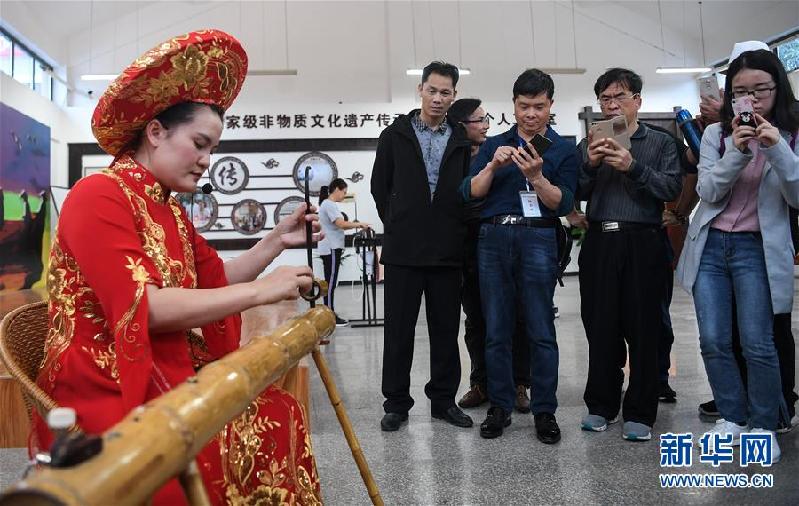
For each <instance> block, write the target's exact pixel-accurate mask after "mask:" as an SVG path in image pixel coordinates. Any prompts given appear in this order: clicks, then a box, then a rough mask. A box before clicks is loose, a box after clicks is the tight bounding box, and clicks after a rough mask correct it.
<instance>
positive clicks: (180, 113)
mask: <svg viewBox="0 0 799 506" xmlns="http://www.w3.org/2000/svg"><path fill="white" fill-rule="evenodd" d="M203 107H208V108H210V109H211V110H212V111H214V112H215V113H216V114H217V115H218V116H219V120H220V121H223V120H224V118H225V110H224V109H222V108H221V107H219V106H218V105H216V104H204V103H202V102H180V103H179V104H175V105H173V106H172V107H169V108H167V109H165V110H163V111H161V112H160V113H159V114H158V115H157V116H156V117H155V118H153V119H157V120H158V122H159V123H161V124H162V125H163V126H164V128H166V129H167V130H169V129H170V128H172V127H176V126H179V125H182V124H184V123H189V122H191V120H193V119H194V115H195V114H196V113H197V111H199V110H200V109H202V108H203Z"/></svg>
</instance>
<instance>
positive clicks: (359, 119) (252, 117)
mask: <svg viewBox="0 0 799 506" xmlns="http://www.w3.org/2000/svg"><path fill="white" fill-rule="evenodd" d="M398 116H399V114H394V115H390V114H386V113H376V114H368V113H361V114H355V113H350V114H327V115H325V114H226V115H225V129H227V130H239V129H242V130H255V129H266V130H282V129H301V128H305V129H313V128H315V129H320V128H327V129H330V128H333V129H347V128H364V127H375V126H376V127H378V128H380V129H382V128H385V127H387V126H388V125H390V124H391V123H392V122H393V121H394V120H395V119H397V117H398ZM486 117H487V118H488V119H489V120H490V121H491V124H492V125H496V126H508V127H509V126H511V125H513V123H514V118H513V114H510V113H507V114H506V113H504V112H503V113H499V118H496V117H495V116H493V115H492V114H491V113H486ZM550 124H552V125H554V124H555V115H554V114H551V115H550Z"/></svg>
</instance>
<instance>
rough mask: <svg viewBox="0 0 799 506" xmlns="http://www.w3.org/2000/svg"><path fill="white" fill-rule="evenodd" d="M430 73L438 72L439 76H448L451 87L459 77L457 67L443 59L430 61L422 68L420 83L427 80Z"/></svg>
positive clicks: (455, 84) (456, 82)
mask: <svg viewBox="0 0 799 506" xmlns="http://www.w3.org/2000/svg"><path fill="white" fill-rule="evenodd" d="M430 74H438V75H440V76H444V77H449V78H450V79H452V87H453V88H455V86H457V85H458V78H459V77H460V72H459V71H458V67H456V66H455V65H453V64H451V63H446V62H443V61H434V62H430V64H429V65H428V66H426V67H425V68H424V69H423V70H422V84H424V83H426V82H427V79H428V78H429V77H430Z"/></svg>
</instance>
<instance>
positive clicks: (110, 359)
mask: <svg viewBox="0 0 799 506" xmlns="http://www.w3.org/2000/svg"><path fill="white" fill-rule="evenodd" d="M81 349H82V350H83V351H85V352H86V353H88V354H89V355H91V357H92V360H94V363H95V364H97V367H99V368H100V369H103V370H106V369H107V370H109V374H111V378H113V379H114V380H116V381H119V370H118V369H117V354H116V351H115V350H114V343H111V344H109V345H108V348H106V349H105V350H100V351H97V350H95V349H94V348H87V347H85V346H81Z"/></svg>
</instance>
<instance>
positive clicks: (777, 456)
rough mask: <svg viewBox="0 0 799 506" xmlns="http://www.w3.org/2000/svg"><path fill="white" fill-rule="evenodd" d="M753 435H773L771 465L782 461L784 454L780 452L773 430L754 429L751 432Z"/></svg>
mask: <svg viewBox="0 0 799 506" xmlns="http://www.w3.org/2000/svg"><path fill="white" fill-rule="evenodd" d="M749 432H750V433H752V434H756V433H758V432H759V433H761V434H771V463H772V464H776V463H777V462H779V461H780V457H782V452H781V451H780V445H779V444H778V443H777V438H776V437H775V434H774V431H773V430H766V429H759V428H754V429H752V430H750V431H749Z"/></svg>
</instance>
